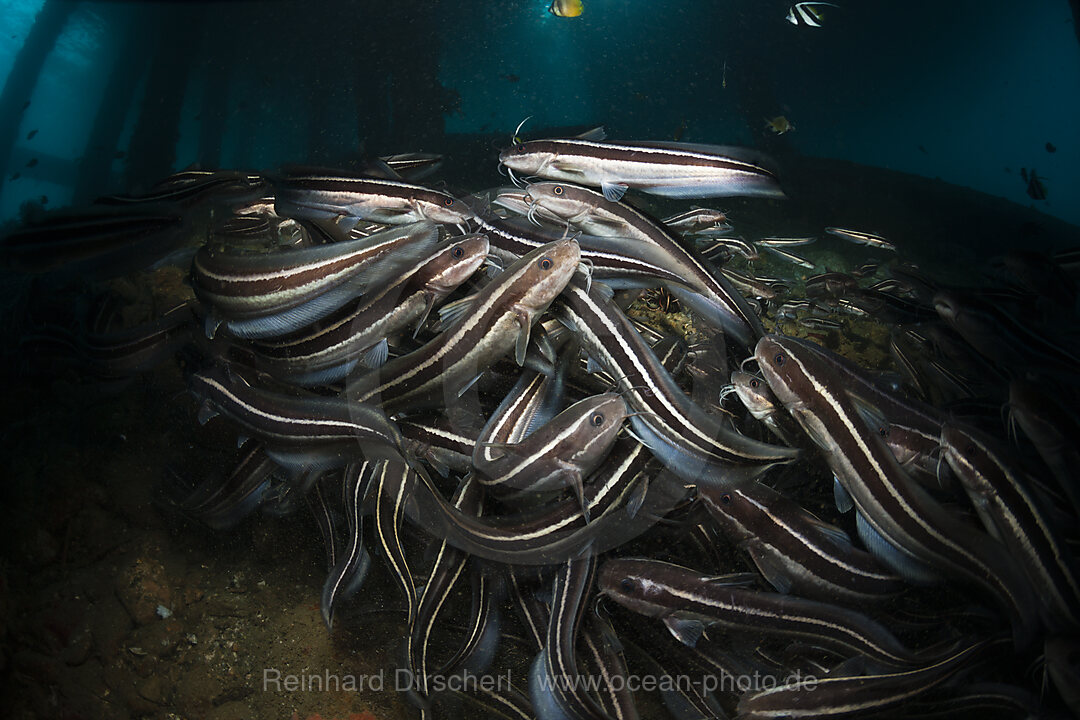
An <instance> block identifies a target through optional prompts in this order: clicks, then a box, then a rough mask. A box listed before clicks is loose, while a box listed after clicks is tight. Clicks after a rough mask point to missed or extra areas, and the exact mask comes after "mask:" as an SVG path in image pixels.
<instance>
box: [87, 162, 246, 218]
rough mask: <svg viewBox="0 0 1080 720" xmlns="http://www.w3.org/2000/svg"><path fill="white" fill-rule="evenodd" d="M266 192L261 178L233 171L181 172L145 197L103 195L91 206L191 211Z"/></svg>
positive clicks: (243, 201)
mask: <svg viewBox="0 0 1080 720" xmlns="http://www.w3.org/2000/svg"><path fill="white" fill-rule="evenodd" d="M266 190H267V182H266V180H265V179H264V178H263V177H262V176H261V175H249V174H248V173H243V172H239V171H236V170H182V171H180V172H178V173H174V174H172V175H170V176H169V177H167V178H165V179H164V180H162V181H161V182H159V183H157V184H156V185H154V187H152V188H150V190H148V191H147V192H145V193H141V194H139V195H106V196H105V197H99V198H97V200H95V201H94V203H95V204H97V205H117V206H125V207H137V206H142V205H149V204H155V203H170V204H174V205H177V206H182V207H184V208H185V209H186V210H190V208H191V207H192V206H194V205H198V204H200V203H202V202H204V201H205V202H210V203H215V204H219V205H226V204H227V205H238V204H241V203H250V202H252V201H254V200H256V199H258V198H260V197H262V196H263V195H264V194H265V193H266Z"/></svg>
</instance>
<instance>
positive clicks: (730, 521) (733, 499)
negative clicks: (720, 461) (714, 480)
mask: <svg viewBox="0 0 1080 720" xmlns="http://www.w3.org/2000/svg"><path fill="white" fill-rule="evenodd" d="M697 491H698V496H699V497H700V498H701V500H702V502H703V503H705V508H706V509H707V510H708V511H709V516H710V517H711V518H712V519H713V521H714V522H715V523H716V524H717V525H719V526H720V530H721V531H722V532H723V533H724V535H725V536H727V538H728V539H729V540H731V541H732V542H742V541H745V540H750V539H751V538H753V537H755V536H756V535H757V530H756V529H755V528H753V527H751V526H750V525H749V523H748V519H747V518H748V512H747V511H748V509H749V506H750V503H749V501H748V499H747V496H746V495H745V494H744V493H743V491H742V490H736V489H734V488H718V487H710V486H708V485H706V484H702V485H699V486H698V489H697Z"/></svg>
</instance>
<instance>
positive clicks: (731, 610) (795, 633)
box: [598, 558, 926, 667]
mask: <svg viewBox="0 0 1080 720" xmlns="http://www.w3.org/2000/svg"><path fill="white" fill-rule="evenodd" d="M598 582H599V586H600V592H601V593H602V594H604V595H605V596H607V597H609V598H611V599H612V600H614V601H615V602H617V603H619V604H620V605H622V606H623V607H626V608H627V609H629V610H632V611H633V612H636V613H638V614H641V615H645V616H646V617H652V618H657V619H659V620H662V621H663V622H664V624H665V625H666V626H667V628H668V630H670V631H671V634H672V635H674V636H675V637H676V638H678V639H679V640H680V641H681V642H682V643H683V644H685V645H689V646H691V647H693V646H694V645H695V644H697V641H698V639H699V638H700V637H701V635H702V633H703V632H704V631H705V628H706V626H707V625H714V624H715V625H720V626H722V627H725V628H728V629H732V630H740V631H743V632H750V631H756V632H760V633H762V634H766V635H781V636H784V637H798V638H804V639H808V640H810V641H811V642H813V643H814V644H817V645H820V646H822V647H827V648H832V649H834V650H837V651H839V652H844V653H859V654H862V655H865V656H866V657H867V658H868V659H870V660H872V661H874V662H876V663H880V664H883V665H887V666H890V667H908V666H912V665H917V664H919V663H920V662H925V660H926V657H925V655H924V654H923V653H920V652H916V651H913V650H911V649H909V648H907V647H905V646H904V645H903V644H902V643H901V642H900V641H899V640H897V639H896V637H895V636H893V634H892V633H891V632H889V631H888V630H887V629H886V628H885V627H883V626H882V625H880V624H878V623H877V622H875V621H873V620H871V619H870V618H868V617H867V616H865V615H862V614H860V613H857V612H855V611H853V610H848V609H846V608H841V607H838V606H836V605H830V604H828V603H823V602H818V601H817V600H805V599H803V598H799V597H794V596H792V595H782V594H779V593H771V592H762V591H758V590H751V589H747V588H746V587H745V585H746V576H745V575H744V574H737V575H733V576H729V577H728V578H725V577H714V576H708V575H706V574H704V573H701V572H698V571H696V570H691V569H690V568H685V567H681V566H679V565H673V564H671V563H666V562H662V561H660V560H649V559H638V558H619V559H615V560H608V561H607V562H605V563H604V566H603V567H602V568H601V569H600V577H599V581H598Z"/></svg>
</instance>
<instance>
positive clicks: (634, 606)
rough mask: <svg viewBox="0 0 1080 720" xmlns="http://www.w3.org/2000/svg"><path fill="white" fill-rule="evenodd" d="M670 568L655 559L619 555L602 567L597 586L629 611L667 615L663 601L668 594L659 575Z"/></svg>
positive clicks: (649, 614)
mask: <svg viewBox="0 0 1080 720" xmlns="http://www.w3.org/2000/svg"><path fill="white" fill-rule="evenodd" d="M666 567H668V564H667V563H663V562H659V561H656V560H644V559H633V558H619V559H617V560H608V561H607V562H606V563H604V565H603V567H601V568H600V572H599V575H598V576H597V585H598V586H599V588H600V592H601V594H603V595H607V596H608V597H609V598H611V599H612V600H614V601H615V602H617V603H619V604H620V605H622V606H623V607H625V608H627V609H628V610H632V611H633V612H636V613H638V614H641V615H646V616H649V617H660V616H662V615H665V614H667V612H668V608H667V607H665V605H664V604H663V603H662V602H661V601H662V600H663V598H664V596H665V595H666V592H665V590H664V586H663V584H662V583H660V582H657V579H656V575H657V573H658V572H662V571H663V569H664V568H666Z"/></svg>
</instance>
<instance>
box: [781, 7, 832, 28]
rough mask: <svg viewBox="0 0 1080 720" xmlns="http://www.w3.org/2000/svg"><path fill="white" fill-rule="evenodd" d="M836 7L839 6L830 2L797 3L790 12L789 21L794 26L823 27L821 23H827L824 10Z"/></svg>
mask: <svg viewBox="0 0 1080 720" xmlns="http://www.w3.org/2000/svg"><path fill="white" fill-rule="evenodd" d="M827 7H834V8H838V7H840V6H839V5H835V4H833V3H829V2H801V3H795V4H794V5H792V6H791V9H790V10H788V14H787V21H788V22H789V23H791V24H792V25H804V26H806V27H814V28H818V27H821V23H823V22H824V21H825V11H824V8H827Z"/></svg>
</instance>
